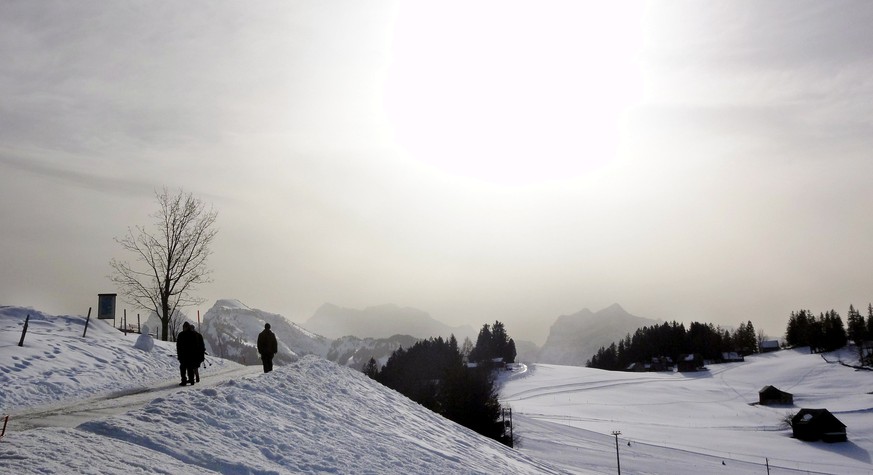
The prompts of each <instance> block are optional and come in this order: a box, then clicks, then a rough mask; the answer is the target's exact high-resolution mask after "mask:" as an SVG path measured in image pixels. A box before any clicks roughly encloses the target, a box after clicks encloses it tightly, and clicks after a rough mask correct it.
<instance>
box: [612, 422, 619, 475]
mask: <svg viewBox="0 0 873 475" xmlns="http://www.w3.org/2000/svg"><path fill="white" fill-rule="evenodd" d="M612 435H614V436H615V463H616V466H617V467H618V475H621V459H620V458H618V436H620V435H621V431H617V430H614V431H612Z"/></svg>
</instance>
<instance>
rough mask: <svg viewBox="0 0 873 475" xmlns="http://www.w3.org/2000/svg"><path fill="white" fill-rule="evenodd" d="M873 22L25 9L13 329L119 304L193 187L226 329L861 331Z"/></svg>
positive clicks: (1, 273) (10, 127) (572, 10)
mask: <svg viewBox="0 0 873 475" xmlns="http://www.w3.org/2000/svg"><path fill="white" fill-rule="evenodd" d="M871 24H873V4H871V3H870V2H866V1H848V2H846V1H828V2H821V1H816V2H801V1H795V0H785V1H758V0H755V1H729V2H677V1H664V2H660V1H658V2H646V3H637V2H612V1H602V2H577V1H567V2H548V1H546V2H513V1H508V2H507V1H500V2H476V1H472V2H471V1H463V2H460V1H459V2H452V1H439V2H399V3H395V2H352V1H343V2H340V1H327V2H322V1H317V2H316V1H312V2H290V1H284V0H283V1H275V2H271V1H258V2H241V1H240V2H216V1H203V2H196V1H194V2H183V3H180V2H110V1H99V2H87V1H85V2H65V1H58V2H50V1H45V2H14V1H9V2H2V3H0V57H2V61H0V98H2V99H0V213H2V214H0V216H2V223H0V246H2V247H0V249H2V253H0V305H22V306H33V307H35V308H37V309H40V310H44V311H48V312H51V313H63V314H77V313H78V314H84V313H85V312H87V308H88V307H89V306H94V307H96V303H97V296H96V294H98V293H101V292H114V291H115V290H116V289H114V288H113V287H112V284H111V282H110V281H109V279H108V278H107V276H108V275H109V273H110V268H109V260H110V259H111V258H113V257H118V258H130V257H131V256H127V255H125V254H123V253H122V251H121V249H120V246H118V244H117V243H115V241H114V240H113V238H114V237H120V236H122V235H124V234H125V232H126V230H127V227H128V226H134V225H138V224H147V223H149V222H150V220H151V218H149V216H148V215H149V214H150V213H152V212H154V211H155V209H156V205H155V200H154V195H153V190H154V189H156V188H160V187H162V186H165V185H166V186H168V187H171V188H176V187H182V188H184V189H185V190H186V191H190V192H193V193H195V194H196V195H198V196H199V197H201V198H202V199H204V200H205V201H207V202H209V203H211V204H212V205H213V206H214V208H215V209H216V210H217V211H218V213H219V217H218V227H219V234H218V237H217V238H216V241H215V246H214V255H213V257H212V260H211V267H212V269H213V270H214V274H213V278H214V282H213V283H211V284H208V285H205V286H202V287H201V288H200V290H199V291H198V292H197V294H198V295H199V296H201V297H203V298H205V299H206V300H207V303H205V304H204V305H203V307H202V308H200V309H199V310H201V312H205V311H206V310H207V309H208V308H209V307H210V306H211V305H212V303H214V301H215V300H216V299H219V298H236V299H239V300H241V301H242V302H243V303H245V304H247V305H249V306H251V307H255V308H260V309H262V310H266V311H270V312H275V313H280V314H283V315H285V316H287V317H289V318H290V319H291V320H294V321H298V322H300V321H304V320H306V319H307V318H308V317H309V316H311V315H312V313H313V312H314V311H315V310H316V309H317V308H318V307H319V306H320V305H321V304H322V303H324V302H331V303H334V304H336V305H340V306H346V307H354V308H363V307H366V306H371V305H378V304H383V303H395V304H398V305H401V306H412V307H416V308H420V309H422V310H425V311H427V312H429V313H430V314H431V315H432V316H433V317H435V318H437V319H439V320H442V321H444V322H446V323H448V324H452V325H458V324H463V323H469V324H470V325H472V326H474V327H479V326H480V325H481V324H482V323H486V322H489V323H490V322H493V321H494V320H500V321H503V322H504V323H506V325H507V330H508V331H509V333H510V335H511V336H513V337H514V338H516V339H518V340H526V339H529V340H534V341H536V342H538V343H542V341H543V340H544V339H545V336H546V334H547V331H548V326H549V325H551V324H552V323H553V322H554V320H555V318H556V317H557V316H559V315H561V314H570V313H575V312H577V311H579V310H581V309H582V308H586V307H588V308H590V309H592V310H599V309H601V308H603V307H606V306H608V305H610V304H612V303H620V304H621V305H622V306H623V307H624V308H625V309H626V310H628V311H629V312H630V313H632V314H635V315H638V316H641V317H649V318H656V319H665V320H673V319H676V320H679V321H685V322H689V321H693V320H697V321H706V322H714V323H716V324H722V325H738V324H739V323H740V322H743V321H746V320H751V321H752V322H753V323H754V324H755V325H756V327H757V328H763V329H764V330H765V331H766V332H767V333H768V334H770V335H771V336H781V335H782V334H783V333H784V330H785V325H786V322H787V319H788V315H789V313H790V312H791V311H792V310H797V309H802V308H803V309H810V310H812V311H813V312H815V313H816V314H818V313H819V312H823V311H826V310H830V309H832V308H833V309H835V310H837V311H838V312H839V313H840V314H841V315H843V317H845V314H846V310H847V309H848V307H849V304H854V305H855V306H856V307H861V308H863V309H864V310H866V307H867V304H868V303H869V302H871V301H873V272H871V271H870V269H871V267H873V159H871V158H873V157H871V153H873V123H871V122H873V30H871V29H870V25H871ZM125 307H126V308H129V309H130V312H134V313H135V312H136V311H137V310H135V309H132V308H131V307H130V306H127V305H124V304H122V305H120V307H119V308H125ZM196 310H197V309H193V308H191V309H187V312H188V313H189V314H193V313H194V312H195V311H196Z"/></svg>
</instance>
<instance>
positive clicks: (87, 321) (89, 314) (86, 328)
mask: <svg viewBox="0 0 873 475" xmlns="http://www.w3.org/2000/svg"><path fill="white" fill-rule="evenodd" d="M90 321H91V307H88V318H86V319H85V331H83V332H82V338H85V334H86V333H88V323H89V322H90Z"/></svg>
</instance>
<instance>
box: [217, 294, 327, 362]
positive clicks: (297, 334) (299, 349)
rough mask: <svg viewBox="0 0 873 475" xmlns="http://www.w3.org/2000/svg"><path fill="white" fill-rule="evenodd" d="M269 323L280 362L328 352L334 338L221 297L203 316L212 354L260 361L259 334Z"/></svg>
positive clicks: (242, 360) (243, 360)
mask: <svg viewBox="0 0 873 475" xmlns="http://www.w3.org/2000/svg"><path fill="white" fill-rule="evenodd" d="M265 323H269V324H270V327H271V328H270V329H271V330H272V331H273V333H275V334H276V339H277V340H278V341H279V353H278V354H277V355H276V356H275V358H274V360H273V361H274V362H275V363H277V364H282V363H288V362H292V361H296V360H297V359H299V358H300V357H301V356H304V355H317V356H321V357H324V356H326V355H327V352H328V349H329V348H330V345H331V340H329V339H327V338H325V337H323V336H320V335H317V334H315V333H312V332H310V331H308V330H306V329H304V328H303V327H301V326H300V325H297V324H296V323H292V322H290V321H288V320H287V319H286V318H285V317H283V316H281V315H278V314H275V313H268V312H264V311H262V310H258V309H253V308H249V307H247V306H246V305H244V304H242V303H241V302H239V301H238V300H219V301H217V302H215V305H213V306H212V308H210V309H209V310H208V311H207V312H206V314H205V315H204V316H203V323H202V325H201V333H202V334H203V339H204V340H205V341H206V344H207V350H206V351H208V352H209V354H211V355H214V356H218V357H222V358H227V359H230V360H234V361H237V362H239V363H242V364H249V365H252V364H258V363H259V362H260V360H259V359H258V350H257V341H258V334H259V333H261V332H262V331H263V330H264V324H265Z"/></svg>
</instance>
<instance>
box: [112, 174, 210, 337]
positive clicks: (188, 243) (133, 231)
mask: <svg viewBox="0 0 873 475" xmlns="http://www.w3.org/2000/svg"><path fill="white" fill-rule="evenodd" d="M155 198H156V200H157V202H158V210H157V212H156V213H155V214H153V215H152V217H153V218H154V223H153V225H154V229H155V230H156V231H154V232H150V231H148V230H146V228H145V227H141V226H136V227H135V228H128V229H127V235H125V236H124V237H123V238H120V239H119V238H116V239H115V241H116V242H117V243H118V244H119V245H121V247H122V249H124V250H125V251H128V252H130V253H131V254H133V256H134V260H135V262H137V263H138V264H139V267H138V268H134V267H133V266H132V265H131V264H129V263H128V262H121V261H117V260H115V259H113V260H111V261H110V266H111V267H112V269H113V273H112V275H111V276H110V279H111V280H112V281H113V282H114V283H115V284H116V285H118V287H119V290H120V291H121V293H122V294H123V295H124V296H125V298H126V300H128V301H129V302H130V303H131V304H133V305H136V306H139V307H141V308H144V309H149V310H154V311H155V312H156V313H157V315H158V317H159V318H160V319H161V324H162V327H163V328H162V330H163V339H164V340H167V337H168V325H169V322H170V320H171V318H172V317H173V316H174V314H175V312H176V310H177V309H178V308H180V307H183V306H186V305H192V304H198V303H201V302H202V301H203V300H202V299H199V298H196V297H194V296H192V292H193V291H194V290H195V288H196V287H197V286H198V285H200V284H205V283H209V282H211V280H210V278H209V275H210V274H211V270H210V269H209V268H208V267H207V261H208V258H209V256H210V255H211V254H212V250H211V246H212V242H213V240H214V238H215V236H216V234H217V233H218V231H217V230H216V229H215V228H214V226H215V222H216V219H217V216H218V214H217V212H215V211H214V210H213V209H212V208H210V209H206V207H205V205H204V203H203V202H202V201H201V200H199V199H197V198H195V197H194V196H193V195H192V194H191V193H184V192H183V191H182V190H179V191H178V192H177V193H175V194H171V193H170V191H169V190H168V189H167V188H166V187H164V188H162V189H161V190H160V191H159V190H155Z"/></svg>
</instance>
